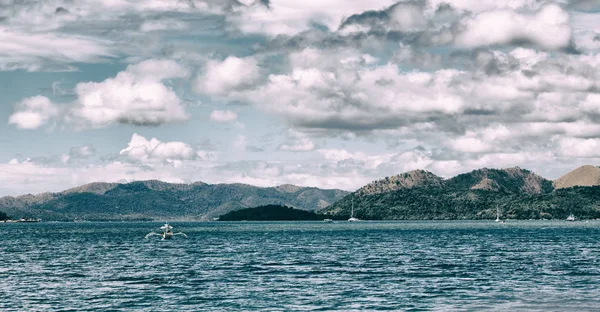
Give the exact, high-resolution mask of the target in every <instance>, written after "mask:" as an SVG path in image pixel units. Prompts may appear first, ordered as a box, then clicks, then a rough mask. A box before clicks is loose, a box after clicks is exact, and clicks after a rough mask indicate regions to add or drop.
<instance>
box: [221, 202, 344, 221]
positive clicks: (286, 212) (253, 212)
mask: <svg viewBox="0 0 600 312" xmlns="http://www.w3.org/2000/svg"><path fill="white" fill-rule="evenodd" d="M324 219H336V218H334V217H332V216H330V215H324V214H318V213H314V212H312V211H306V210H300V209H295V208H292V207H288V206H282V205H265V206H258V207H254V208H246V209H241V210H235V211H231V212H228V213H226V214H224V215H221V216H219V219H218V221H301V220H304V221H310V220H313V221H314V220H324ZM337 219H340V220H342V219H344V218H340V217H338V218H337Z"/></svg>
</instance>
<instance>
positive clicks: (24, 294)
mask: <svg viewBox="0 0 600 312" xmlns="http://www.w3.org/2000/svg"><path fill="white" fill-rule="evenodd" d="M160 225H161V224H160V223H143V222H140V223H29V224H23V223H21V224H19V223H11V224H8V223H0V233H1V234H2V239H1V242H0V257H1V260H0V311H256V310H260V311H378V310H388V311H594V310H595V311H598V310H600V260H599V259H600V258H599V256H600V222H598V221H590V222H587V223H586V222H566V221H526V222H516V221H515V222H507V223H505V224H496V223H494V222H474V221H465V222H463V221H452V222H437V221H431V222H360V223H348V222H338V223H333V224H325V223H321V222H239V223H221V222H204V223H202V222H198V223H173V224H172V225H173V226H174V227H175V231H183V232H185V233H187V234H188V236H189V238H188V239H185V238H183V237H175V238H174V239H173V240H167V241H161V240H160V238H159V237H154V238H151V239H144V236H145V234H146V233H148V232H149V231H151V230H155V229H157V228H158V227H159V226H160Z"/></svg>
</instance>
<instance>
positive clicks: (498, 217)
mask: <svg viewBox="0 0 600 312" xmlns="http://www.w3.org/2000/svg"><path fill="white" fill-rule="evenodd" d="M496 222H498V223H504V221H503V220H501V219H500V207H498V206H496Z"/></svg>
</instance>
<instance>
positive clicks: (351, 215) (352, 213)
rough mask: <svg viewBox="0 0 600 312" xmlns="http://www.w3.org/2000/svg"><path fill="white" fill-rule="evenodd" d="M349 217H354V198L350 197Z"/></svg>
mask: <svg viewBox="0 0 600 312" xmlns="http://www.w3.org/2000/svg"><path fill="white" fill-rule="evenodd" d="M350 218H354V198H353V199H352V212H351V213H350Z"/></svg>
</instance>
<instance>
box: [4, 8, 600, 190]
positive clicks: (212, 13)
mask: <svg viewBox="0 0 600 312" xmlns="http://www.w3.org/2000/svg"><path fill="white" fill-rule="evenodd" d="M0 120H1V122H0V134H1V135H0V196H4V195H18V194H25V193H41V192H48V191H61V190H64V189H68V188H71V187H75V186H79V185H82V184H85V183H90V182H97V181H106V182H129V181H134V180H149V179H157V180H162V181H167V182H175V183H191V182H195V181H203V182H207V183H246V184H252V185H258V186H274V185H280V184H288V183H289V184H296V185H301V186H314V187H321V188H339V189H344V190H350V191H352V190H355V189H357V188H359V187H361V186H363V185H365V184H367V183H369V182H371V181H373V180H378V179H381V178H384V177H386V176H392V175H396V174H399V173H402V172H406V171H410V170H415V169H425V170H428V171H431V172H433V173H435V174H437V175H439V176H442V177H446V178H448V177H452V176H454V175H456V174H460V173H464V172H468V171H471V170H474V169H478V168H482V167H488V168H506V167H514V166H519V167H521V168H526V169H529V170H532V171H534V172H536V173H538V174H540V175H542V176H543V177H546V178H549V179H555V178H557V177H559V176H561V175H563V174H565V173H566V172H568V171H570V170H572V169H574V168H576V167H578V166H581V165H584V164H592V165H595V164H598V163H599V160H600V124H599V122H600V1H598V0H571V1H569V0H562V1H558V0H556V1H553V0H507V1H502V0H427V1H425V0H422V1H421V0H406V1H400V2H396V1H393V0H371V1H363V0H320V1H315V0H304V1H295V0H239V1H235V0H0Z"/></svg>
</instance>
